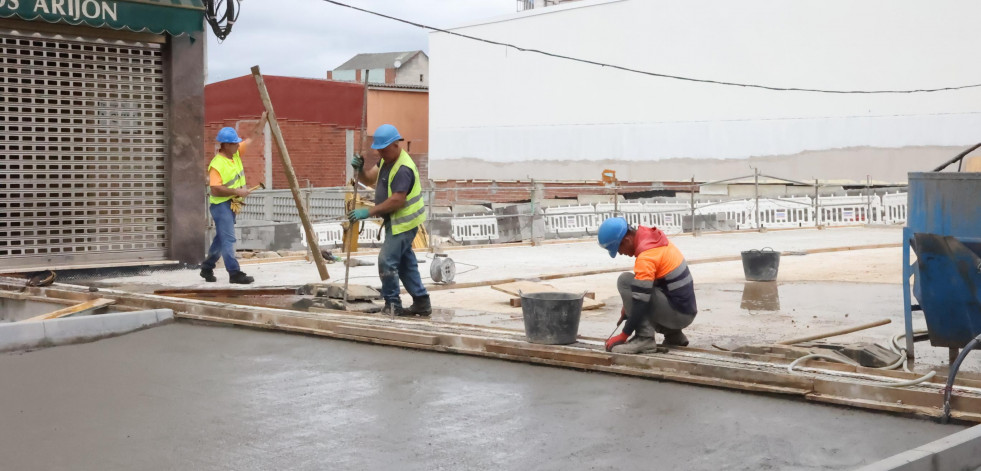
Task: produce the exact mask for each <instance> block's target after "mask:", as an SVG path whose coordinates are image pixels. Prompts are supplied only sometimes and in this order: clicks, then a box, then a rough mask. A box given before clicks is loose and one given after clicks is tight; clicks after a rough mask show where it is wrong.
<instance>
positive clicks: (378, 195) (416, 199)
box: [348, 124, 433, 316]
mask: <svg viewBox="0 0 981 471" xmlns="http://www.w3.org/2000/svg"><path fill="white" fill-rule="evenodd" d="M401 140H402V136H400V135H399V132H398V130H397V129H395V126H392V125H391V124H383V125H381V126H379V127H378V130H376V131H375V135H374V137H373V142H372V144H371V148H372V149H375V150H377V151H378V155H379V156H380V157H381V160H380V161H379V162H378V164H379V165H378V166H372V167H371V168H370V169H367V170H366V169H365V168H364V159H363V158H362V157H361V156H358V155H355V156H354V159H353V160H352V161H351V166H352V167H354V169H355V171H356V172H357V174H358V179H359V180H361V181H363V182H365V183H367V184H372V183H375V182H377V183H375V206H374V207H372V208H370V209H369V208H358V209H355V210H353V211H351V212H350V213H348V218H349V219H350V220H351V222H354V221H362V220H365V219H368V218H370V217H382V218H383V219H384V221H385V222H384V225H385V243H384V244H383V245H382V248H381V252H380V253H379V254H378V276H379V277H380V278H381V282H382V291H381V294H382V297H383V298H385V312H386V313H389V312H394V314H395V315H398V316H416V315H418V316H428V315H430V314H432V312H433V309H432V306H431V305H430V302H429V293H428V292H426V288H425V287H424V286H423V285H422V277H420V276H419V265H418V263H417V261H416V254H415V252H413V251H412V241H413V240H415V238H416V232H418V231H419V225H421V224H422V223H423V222H425V221H426V205H425V203H424V202H423V200H422V184H421V180H420V179H419V170H418V169H417V168H416V164H415V163H414V162H413V161H412V158H411V157H409V154H408V153H407V152H406V151H404V150H402V148H401V147H400V146H399V141H401ZM399 280H402V284H403V285H405V290H406V291H408V292H409V294H410V295H412V305H411V306H409V308H408V309H403V308H402V299H401V298H400V297H399V292H400V290H399Z"/></svg>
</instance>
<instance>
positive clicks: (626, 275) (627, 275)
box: [617, 271, 634, 289]
mask: <svg viewBox="0 0 981 471" xmlns="http://www.w3.org/2000/svg"><path fill="white" fill-rule="evenodd" d="M633 281H634V274H633V272H629V271H626V272H623V273H621V274H620V277H619V278H617V288H622V289H630V283H632V282H633Z"/></svg>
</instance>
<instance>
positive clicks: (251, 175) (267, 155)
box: [203, 75, 364, 189]
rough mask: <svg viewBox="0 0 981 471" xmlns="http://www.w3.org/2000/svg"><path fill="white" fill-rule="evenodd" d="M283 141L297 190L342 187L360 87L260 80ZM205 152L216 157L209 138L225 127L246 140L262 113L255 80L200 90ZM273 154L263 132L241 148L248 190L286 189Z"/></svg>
mask: <svg viewBox="0 0 981 471" xmlns="http://www.w3.org/2000/svg"><path fill="white" fill-rule="evenodd" d="M263 79H264V80H265V82H266V88H267V89H268V91H269V97H270V99H271V100H272V104H273V107H274V109H275V111H276V118H277V120H278V122H279V127H280V129H281V130H282V132H283V140H284V141H286V147H287V149H288V150H289V153H290V160H291V162H292V164H293V169H294V171H295V172H296V177H297V180H298V181H299V183H300V185H302V186H312V187H330V186H343V185H344V184H345V182H346V180H347V176H348V173H347V169H346V167H347V160H348V159H347V156H348V155H349V153H350V152H351V151H352V149H354V148H355V147H356V142H357V138H358V134H359V132H358V129H359V128H360V126H361V107H362V105H361V103H362V99H363V94H364V89H363V88H362V86H361V85H358V84H352V83H342V82H329V81H325V80H317V79H302V78H293V77H277V76H264V77H263ZM204 97H205V132H204V134H205V136H204V138H205V153H204V156H203V158H204V159H205V161H206V162H210V160H211V158H212V157H214V155H215V152H217V148H218V146H217V143H216V142H215V136H216V135H217V134H218V130H219V129H221V128H222V127H225V126H230V127H233V128H236V129H237V130H238V131H239V133H240V134H242V137H243V138H245V137H248V136H247V135H245V134H247V133H249V132H250V131H251V130H252V128H253V127H254V126H255V124H256V122H257V120H258V119H259V117H260V116H261V115H262V111H263V110H264V108H263V106H262V101H261V100H260V98H259V91H258V89H257V88H256V83H255V79H254V78H253V77H252V76H251V75H248V76H243V77H238V78H234V79H230V80H225V81H222V82H217V83H212V84H210V85H208V86H206V87H205V90H204ZM279 159H280V157H279V149H278V147H277V146H276V145H275V143H274V142H273V139H272V136H271V135H270V133H269V132H268V126H267V132H266V133H264V136H263V138H262V139H259V140H257V141H256V142H254V143H253V144H252V145H251V146H250V147H248V148H246V149H245V152H244V153H243V155H242V161H243V163H244V164H245V177H246V180H247V181H248V182H249V185H250V186H251V185H255V184H258V183H259V182H263V183H265V184H266V187H267V188H270V189H273V188H276V189H282V188H288V184H287V182H286V176H285V173H284V172H283V168H282V165H281V164H280V160H279Z"/></svg>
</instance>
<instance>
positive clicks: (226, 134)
mask: <svg viewBox="0 0 981 471" xmlns="http://www.w3.org/2000/svg"><path fill="white" fill-rule="evenodd" d="M217 140H218V142H222V143H226V144H238V143H239V142H242V138H241V137H238V133H237V132H235V128H221V131H218V139H217Z"/></svg>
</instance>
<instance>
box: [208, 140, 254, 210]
mask: <svg viewBox="0 0 981 471" xmlns="http://www.w3.org/2000/svg"><path fill="white" fill-rule="evenodd" d="M211 169H215V170H217V171H218V173H219V174H220V175H221V182H222V185H225V188H228V189H231V190H234V189H236V188H242V187H243V186H245V167H244V166H242V158H241V157H239V155H238V152H236V153H235V155H233V156H232V158H231V159H229V158H228V157H225V156H224V155H221V154H215V158H213V159H211V164H210V165H208V172H211ZM232 198H234V196H215V195H211V196H210V197H209V198H208V201H210V202H211V204H221V203H224V202H226V201H228V200H230V199H232Z"/></svg>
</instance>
